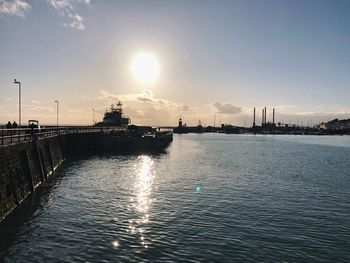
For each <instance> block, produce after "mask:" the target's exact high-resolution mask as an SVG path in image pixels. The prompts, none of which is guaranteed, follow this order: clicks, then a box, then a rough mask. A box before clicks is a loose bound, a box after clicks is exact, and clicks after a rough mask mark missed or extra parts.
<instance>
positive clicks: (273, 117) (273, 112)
mask: <svg viewBox="0 0 350 263" xmlns="http://www.w3.org/2000/svg"><path fill="white" fill-rule="evenodd" d="M272 124H273V125H275V108H273V110H272Z"/></svg>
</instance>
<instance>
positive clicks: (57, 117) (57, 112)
mask: <svg viewBox="0 0 350 263" xmlns="http://www.w3.org/2000/svg"><path fill="white" fill-rule="evenodd" d="M55 102H56V130H57V131H58V104H59V102H58V100H55Z"/></svg>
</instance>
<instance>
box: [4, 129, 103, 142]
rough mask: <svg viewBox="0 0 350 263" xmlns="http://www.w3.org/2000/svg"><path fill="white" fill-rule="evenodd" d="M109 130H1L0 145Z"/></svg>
mask: <svg viewBox="0 0 350 263" xmlns="http://www.w3.org/2000/svg"><path fill="white" fill-rule="evenodd" d="M106 130H109V129H108V128H105V127H58V128H56V127H54V128H51V127H50V128H41V129H38V128H34V129H31V128H21V129H1V130H0V136H1V137H0V145H7V144H11V143H16V142H21V141H31V140H36V139H39V138H44V137H50V136H56V135H58V134H72V133H96V132H100V133H102V132H105V131H106Z"/></svg>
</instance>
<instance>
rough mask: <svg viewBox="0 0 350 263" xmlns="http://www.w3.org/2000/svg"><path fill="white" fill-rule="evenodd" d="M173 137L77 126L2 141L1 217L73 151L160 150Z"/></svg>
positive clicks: (163, 133) (118, 151) (165, 133)
mask: <svg viewBox="0 0 350 263" xmlns="http://www.w3.org/2000/svg"><path fill="white" fill-rule="evenodd" d="M172 139H173V135H172V133H169V132H157V133H155V134H153V135H139V134H134V133H130V132H129V133H128V132H120V133H115V132H111V131H108V132H105V131H103V130H99V131H96V130H91V131H87V132H79V131H78V130H77V131H73V132H71V131H70V132H68V133H64V134H52V135H51V136H46V137H41V138H40V137H38V138H37V139H35V140H27V141H19V142H17V143H11V144H8V145H3V146H1V147H0V221H2V220H3V219H4V218H5V217H6V216H7V215H8V214H9V213H10V212H11V211H12V210H13V209H14V208H16V207H17V206H18V205H19V204H20V203H21V202H22V201H23V200H24V199H25V198H26V197H27V196H28V195H30V194H31V193H32V192H34V191H35V188H36V187H37V186H38V185H40V184H41V183H44V182H45V181H46V180H47V178H48V177H49V176H50V175H52V174H54V171H55V169H56V168H57V167H58V166H59V165H60V164H61V163H62V162H63V160H64V159H65V158H67V157H69V156H71V155H79V154H87V153H105V152H109V153H125V152H127V153H130V152H149V151H158V150H163V149H164V148H165V147H166V146H167V145H168V144H169V143H170V142H171V141H172Z"/></svg>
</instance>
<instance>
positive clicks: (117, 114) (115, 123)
mask: <svg viewBox="0 0 350 263" xmlns="http://www.w3.org/2000/svg"><path fill="white" fill-rule="evenodd" d="M129 124H130V118H128V117H125V116H124V113H123V104H122V103H121V101H119V102H118V103H116V104H112V105H111V107H110V110H109V111H107V110H106V112H105V113H104V116H103V120H102V122H98V123H96V124H95V126H103V127H127V126H128V125H129Z"/></svg>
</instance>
